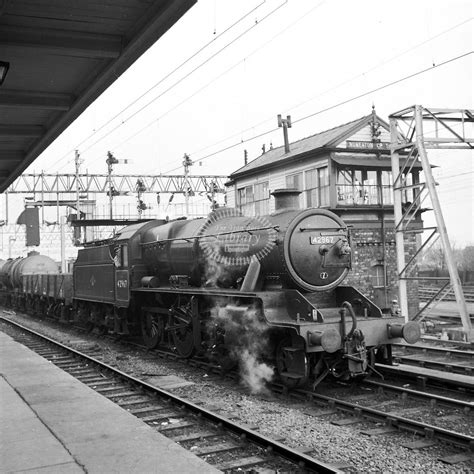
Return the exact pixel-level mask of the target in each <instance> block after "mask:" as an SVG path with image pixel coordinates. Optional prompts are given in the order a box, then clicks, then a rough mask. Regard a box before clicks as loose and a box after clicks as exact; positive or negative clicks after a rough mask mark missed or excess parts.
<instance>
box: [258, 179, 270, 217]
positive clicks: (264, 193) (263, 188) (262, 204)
mask: <svg viewBox="0 0 474 474" xmlns="http://www.w3.org/2000/svg"><path fill="white" fill-rule="evenodd" d="M254 198H255V214H256V215H258V216H261V215H265V214H268V213H269V210H270V206H269V204H270V197H269V194H268V181H264V182H263V183H258V184H256V185H255V187H254Z"/></svg>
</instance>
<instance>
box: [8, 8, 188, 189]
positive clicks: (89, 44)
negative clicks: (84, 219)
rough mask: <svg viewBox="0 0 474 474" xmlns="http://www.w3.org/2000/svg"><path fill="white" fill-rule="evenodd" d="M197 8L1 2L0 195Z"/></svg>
mask: <svg viewBox="0 0 474 474" xmlns="http://www.w3.org/2000/svg"><path fill="white" fill-rule="evenodd" d="M195 2H196V0H113V1H110V0H104V1H98V0H79V1H76V0H34V1H31V0H13V1H9V0H4V1H0V73H1V71H2V70H4V69H5V67H7V68H8V70H7V74H6V76H5V79H4V81H3V83H2V84H0V192H4V191H5V190H6V189H7V188H8V186H9V185H10V184H11V183H12V182H13V181H14V180H15V179H16V178H17V177H18V176H19V175H20V174H21V173H22V172H23V171H24V170H25V169H26V168H27V167H28V166H29V165H30V164H31V163H32V162H33V161H34V160H35V159H36V158H37V157H38V155H39V154H40V153H41V152H42V151H43V150H45V149H46V147H47V146H48V145H50V144H51V143H52V142H53V141H54V140H55V139H56V138H57V137H58V136H59V135H60V134H61V133H62V132H63V131H64V130H65V129H66V127H67V126H68V125H70V124H71V123H72V122H73V121H74V120H75V119H76V118H77V117H78V116H79V115H80V114H81V113H82V112H83V111H84V110H85V109H86V108H87V107H88V106H89V105H90V104H91V103H92V102H93V101H94V100H95V99H96V98H97V97H98V96H99V95H100V94H101V93H102V92H104V91H105V89H107V87H109V86H110V85H111V84H112V83H113V82H114V81H115V80H116V79H117V78H118V77H119V76H120V75H121V74H122V73H123V72H124V71H125V70H126V69H128V67H129V66H130V65H131V64H133V63H134V62H135V61H136V59H138V58H139V57H140V56H141V55H142V54H143V53H144V52H145V51H146V50H147V49H148V48H149V47H150V46H151V45H152V44H153V43H155V42H156V41H157V40H158V39H159V38H160V37H161V36H162V35H163V34H164V33H165V32H166V31H167V30H168V29H169V28H171V26H173V25H174V23H176V22H177V21H178V20H179V19H180V18H181V17H182V16H183V15H184V13H185V12H186V11H187V10H188V9H189V8H190V7H191V6H192V5H193V4H194V3H195Z"/></svg>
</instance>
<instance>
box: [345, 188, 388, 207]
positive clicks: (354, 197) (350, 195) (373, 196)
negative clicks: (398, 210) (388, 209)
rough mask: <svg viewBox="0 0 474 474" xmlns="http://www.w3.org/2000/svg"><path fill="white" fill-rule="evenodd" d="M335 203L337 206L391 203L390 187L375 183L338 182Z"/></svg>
mask: <svg viewBox="0 0 474 474" xmlns="http://www.w3.org/2000/svg"><path fill="white" fill-rule="evenodd" d="M336 190H337V204H338V205H339V206H341V205H342V206H374V205H378V206H380V205H381V204H382V202H383V204H384V205H393V194H392V187H391V186H389V185H386V186H382V187H380V186H375V185H362V184H359V185H351V184H338V185H337V186H336Z"/></svg>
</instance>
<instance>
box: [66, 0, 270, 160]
mask: <svg viewBox="0 0 474 474" xmlns="http://www.w3.org/2000/svg"><path fill="white" fill-rule="evenodd" d="M265 2H266V0H263V1H261V2H260V3H259V4H258V5H256V6H255V7H254V8H252V9H251V10H249V11H248V12H247V13H245V14H244V15H243V16H241V17H240V18H238V19H237V20H236V21H235V22H234V23H232V24H231V25H229V26H228V27H227V28H226V29H224V30H223V31H222V32H221V33H219V34H218V35H216V36H214V37H213V38H212V40H211V41H208V42H207V43H205V44H204V45H202V46H201V47H200V48H199V49H197V50H196V51H195V52H194V53H192V54H191V56H189V57H188V58H186V59H185V60H184V61H182V62H181V63H180V64H179V65H177V66H175V68H174V69H172V70H171V71H170V72H168V73H167V74H165V76H163V77H162V78H161V79H160V80H159V81H158V82H156V83H155V84H153V85H152V86H151V87H150V88H149V89H147V90H146V91H145V92H143V93H142V94H141V95H140V96H138V97H137V98H136V99H134V100H133V101H132V102H130V103H129V104H128V105H127V106H126V107H124V108H123V109H122V110H121V111H120V112H117V113H116V114H115V115H114V116H113V117H112V118H110V119H108V120H107V121H106V122H105V123H104V124H102V125H101V126H100V127H99V128H98V129H96V130H94V131H93V133H91V134H90V135H88V136H87V137H86V138H84V139H83V140H82V141H81V142H80V143H79V144H78V145H76V146H75V147H74V148H73V149H72V150H70V151H69V152H68V153H67V154H65V155H64V156H63V157H61V158H60V159H59V160H58V161H62V160H63V159H64V158H65V157H67V156H68V155H69V154H71V153H72V152H74V150H76V149H78V148H79V147H80V146H81V145H83V144H84V143H85V142H86V141H87V140H89V139H90V138H92V137H93V136H94V135H95V134H97V133H98V132H100V131H101V130H102V129H104V128H105V127H106V126H107V125H108V124H109V123H111V122H112V121H113V120H115V119H116V118H117V117H119V116H120V114H122V113H124V112H125V111H127V110H128V109H129V108H130V107H132V106H133V105H135V104H136V103H137V102H138V101H139V100H141V99H142V98H143V97H145V96H146V95H147V94H149V93H150V92H151V91H152V90H154V89H155V88H156V87H158V86H159V85H160V84H162V83H163V82H164V81H165V80H166V79H168V78H169V77H170V76H172V75H173V74H174V73H175V72H177V71H178V70H179V69H181V68H182V67H183V66H185V65H186V64H187V63H189V62H190V61H191V60H192V59H194V58H195V57H196V56H198V55H199V54H200V53H201V52H202V51H204V50H205V49H206V48H208V47H209V46H210V45H212V44H213V43H214V42H215V41H216V40H218V39H219V38H220V37H222V36H223V35H225V34H226V33H227V32H229V31H230V30H232V29H233V28H234V27H235V26H237V25H238V24H239V23H240V22H242V21H243V20H245V19H246V18H247V17H248V16H249V15H251V14H252V13H254V12H255V11H256V10H258V9H259V8H260V7H261V6H262V5H263V4H264V3H265ZM214 32H215V30H214Z"/></svg>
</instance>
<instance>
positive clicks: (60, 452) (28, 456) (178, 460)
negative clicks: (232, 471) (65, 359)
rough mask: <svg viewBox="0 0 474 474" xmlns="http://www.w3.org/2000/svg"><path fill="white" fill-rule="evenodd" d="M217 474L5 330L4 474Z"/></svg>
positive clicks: (0, 395) (0, 402)
mask: <svg viewBox="0 0 474 474" xmlns="http://www.w3.org/2000/svg"><path fill="white" fill-rule="evenodd" d="M19 472H25V473H26V472H28V473H33V472H34V473H45V474H54V473H58V474H59V473H60V474H76V473H84V472H86V473H89V474H93V473H97V474H99V473H100V474H108V473H140V474H148V473H188V472H193V473H194V472H199V473H216V472H220V471H218V470H216V469H214V468H213V467H212V466H210V465H209V464H206V463H205V462H204V461H203V460H201V459H200V458H198V457H197V456H195V455H193V454H192V453H190V452H188V451H186V450H185V449H184V448H182V447H180V446H179V445H177V444H176V443H173V442H172V441H170V440H169V439H168V438H166V437H165V436H163V435H161V434H160V433H158V432H157V431H155V430H154V429H153V428H151V427H150V426H148V425H146V424H145V423H144V422H142V421H140V420H139V419H138V418H136V417H134V416H133V415H131V414H130V413H128V412H127V411H125V410H123V409H122V408H120V407H119V406H118V405H116V404H114V403H113V402H112V401H110V400H108V399H107V398H105V397H103V396H102V395H100V394H98V393H96V392H95V391H94V390H92V389H91V388H89V387H87V386H86V385H84V384H82V383H81V382H79V381H78V380H76V379H75V378H73V377H72V376H71V375H69V374H68V373H66V372H64V371H62V370H61V369H59V368H58V367H56V366H55V365H53V364H51V363H50V362H48V361H47V360H45V359H43V358H42V357H41V356H39V355H37V354H35V353H34V352H32V351H31V350H30V349H28V348H26V347H24V346H22V345H21V344H19V343H17V342H15V341H14V340H13V339H12V338H10V337H9V336H7V335H6V334H4V333H2V332H0V473H19Z"/></svg>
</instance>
